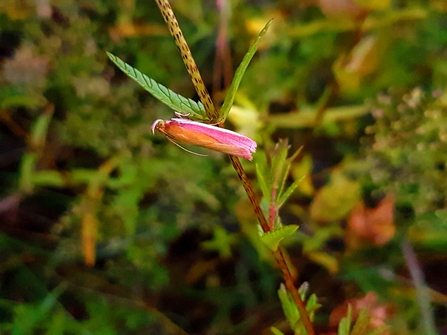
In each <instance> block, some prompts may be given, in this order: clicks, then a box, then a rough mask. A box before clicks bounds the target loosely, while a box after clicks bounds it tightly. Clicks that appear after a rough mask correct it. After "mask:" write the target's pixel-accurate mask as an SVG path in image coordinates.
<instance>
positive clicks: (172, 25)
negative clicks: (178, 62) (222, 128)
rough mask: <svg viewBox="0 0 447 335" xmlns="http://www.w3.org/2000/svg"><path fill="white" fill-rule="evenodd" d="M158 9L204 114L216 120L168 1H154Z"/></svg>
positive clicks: (211, 104) (216, 115)
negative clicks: (173, 40)
mask: <svg viewBox="0 0 447 335" xmlns="http://www.w3.org/2000/svg"><path fill="white" fill-rule="evenodd" d="M155 2H156V3H157V6H158V8H159V9H160V12H161V15H162V16H163V19H164V20H165V22H166V24H167V25H168V27H169V32H170V33H171V35H172V37H174V39H175V44H176V45H177V47H178V48H179V50H180V53H181V55H182V58H183V63H185V66H186V70H188V73H189V76H190V77H191V80H192V83H193V85H194V88H195V89H196V92H197V94H198V95H199V98H200V101H201V102H202V104H203V106H204V107H205V110H206V113H207V115H208V117H209V118H210V119H211V120H217V119H218V118H219V114H218V112H217V110H216V109H215V108H214V104H213V101H212V100H211V96H210V94H209V93H208V90H207V88H206V86H205V84H204V83H203V80H202V76H201V75H200V72H199V69H198V68H197V65H196V62H195V60H194V58H193V57H192V54H191V50H190V49H189V46H188V43H186V40H185V37H184V36H183V33H182V30H181V29H180V26H179V24H178V21H177V18H176V17H175V14H174V12H173V10H172V8H171V5H170V4H169V1H168V0H155Z"/></svg>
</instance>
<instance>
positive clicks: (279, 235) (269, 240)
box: [260, 225, 298, 251]
mask: <svg viewBox="0 0 447 335" xmlns="http://www.w3.org/2000/svg"><path fill="white" fill-rule="evenodd" d="M297 229H298V226H297V225H288V226H282V227H280V228H276V229H274V230H272V231H269V232H268V233H264V234H262V235H261V236H260V239H261V241H262V242H263V243H265V244H266V245H267V246H268V247H269V248H270V249H271V250H273V251H275V250H276V249H278V245H279V242H281V240H282V239H284V238H285V237H287V236H290V235H292V234H293V233H295V232H296V230H297Z"/></svg>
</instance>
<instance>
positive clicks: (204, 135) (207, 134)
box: [152, 118, 256, 160]
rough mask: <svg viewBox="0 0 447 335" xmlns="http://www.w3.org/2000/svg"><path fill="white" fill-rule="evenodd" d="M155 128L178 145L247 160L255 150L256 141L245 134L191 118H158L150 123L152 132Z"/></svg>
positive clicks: (250, 158)
mask: <svg viewBox="0 0 447 335" xmlns="http://www.w3.org/2000/svg"><path fill="white" fill-rule="evenodd" d="M155 129H157V130H158V131H160V132H161V133H163V134H165V135H166V137H167V138H168V140H170V141H171V142H173V143H174V144H176V145H178V146H180V145H179V144H178V143H177V142H181V143H185V144H192V145H197V146H200V147H204V148H208V149H211V150H215V151H219V152H223V153H226V154H229V155H234V156H237V157H242V158H245V159H248V160H252V159H253V157H252V155H251V153H252V152H255V151H256V142H255V141H253V140H252V139H250V138H248V137H246V136H243V135H241V134H238V133H235V132H234V131H231V130H228V129H224V128H219V127H216V126H212V125H209V124H204V123H200V122H196V121H192V120H187V119H181V118H172V119H170V120H167V121H165V120H162V119H158V120H155V122H154V123H153V124H152V133H154V132H155ZM180 147H181V146H180ZM183 149H184V148H183ZM187 151H189V150H187Z"/></svg>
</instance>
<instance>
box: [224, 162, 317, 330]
mask: <svg viewBox="0 0 447 335" xmlns="http://www.w3.org/2000/svg"><path fill="white" fill-rule="evenodd" d="M229 157H230V160H231V163H232V164H233V167H234V169H235V170H236V172H237V175H238V177H239V179H240V180H241V181H242V185H243V186H244V189H245V192H246V193H247V195H248V198H249V199H250V202H251V204H252V206H253V209H254V211H255V214H256V217H257V218H258V221H259V224H260V225H261V227H262V230H263V231H264V233H267V232H269V231H270V230H271V228H270V226H269V224H268V222H267V220H266V218H265V216H264V213H263V212H262V209H261V206H260V203H259V199H258V197H257V196H256V193H255V192H254V190H253V187H252V186H251V183H250V180H249V179H248V177H247V175H246V174H245V171H244V168H243V167H242V165H241V162H240V161H239V158H237V157H236V156H231V155H230V156H229ZM273 256H274V257H275V260H276V263H277V264H278V266H279V268H280V270H281V272H282V276H283V278H284V281H285V285H286V288H287V290H288V291H289V292H290V294H292V297H293V300H294V301H295V304H296V307H297V308H298V311H299V313H300V316H301V320H302V322H303V325H304V327H305V328H306V331H307V334H308V335H314V334H315V330H314V328H313V325H312V322H311V321H310V318H309V314H308V313H307V311H306V306H305V304H304V302H303V300H302V299H301V297H300V295H299V294H298V290H297V289H296V287H295V284H294V279H293V276H292V274H291V273H290V270H289V267H288V266H287V263H286V260H285V258H284V254H283V252H282V250H281V249H280V248H278V249H276V250H275V251H273Z"/></svg>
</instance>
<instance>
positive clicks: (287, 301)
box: [278, 284, 300, 329]
mask: <svg viewBox="0 0 447 335" xmlns="http://www.w3.org/2000/svg"><path fill="white" fill-rule="evenodd" d="M278 297H279V300H280V301H281V306H282V309H283V311H284V315H285V316H286V319H287V321H288V322H289V325H290V327H291V328H292V329H294V327H295V325H296V324H297V322H298V320H299V319H300V313H299V312H298V308H297V307H296V305H295V303H294V301H293V299H292V297H291V296H290V293H289V292H287V289H286V287H285V286H284V284H281V285H280V287H279V289H278Z"/></svg>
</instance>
